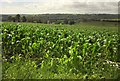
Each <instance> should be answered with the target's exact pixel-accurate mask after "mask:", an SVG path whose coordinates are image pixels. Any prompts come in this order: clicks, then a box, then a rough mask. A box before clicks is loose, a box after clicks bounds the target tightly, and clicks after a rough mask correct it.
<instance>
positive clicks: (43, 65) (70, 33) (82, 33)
mask: <svg viewBox="0 0 120 81" xmlns="http://www.w3.org/2000/svg"><path fill="white" fill-rule="evenodd" d="M1 25H2V33H1V36H2V49H3V68H2V69H3V70H2V71H3V73H2V78H3V79H102V78H105V79H117V78H118V77H119V76H120V68H119V67H120V63H119V62H118V61H119V55H118V45H120V43H119V42H120V39H119V36H120V35H119V32H118V23H117V22H81V23H80V24H75V25H59V24H36V23H10V22H6V23H2V24H1Z"/></svg>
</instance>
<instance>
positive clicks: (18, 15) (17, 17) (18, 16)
mask: <svg viewBox="0 0 120 81" xmlns="http://www.w3.org/2000/svg"><path fill="white" fill-rule="evenodd" d="M15 19H16V21H17V22H20V14H17V15H16V16H15Z"/></svg>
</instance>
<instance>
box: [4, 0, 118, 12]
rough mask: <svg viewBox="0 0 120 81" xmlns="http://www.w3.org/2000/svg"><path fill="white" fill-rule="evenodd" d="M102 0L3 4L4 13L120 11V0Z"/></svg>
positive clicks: (57, 0)
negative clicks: (119, 5)
mask: <svg viewBox="0 0 120 81" xmlns="http://www.w3.org/2000/svg"><path fill="white" fill-rule="evenodd" d="M6 1H7V0H6ZM8 1H13V0H8ZM21 1H22V0H21ZM30 1H32V0H30ZM34 1H37V0H34ZM93 1H94V2H93ZM101 1H102V0H96V1H95V0H38V2H15V1H14V2H12V3H11V4H8V3H5V2H4V4H3V5H2V13H20V14H23V13H30V14H43V13H72V14H76V13H79V14H81V13H83V14H84V13H111V14H112V13H118V2H117V1H118V0H114V2H110V1H111V0H105V2H101ZM107 1H109V2H107Z"/></svg>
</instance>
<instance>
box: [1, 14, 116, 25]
mask: <svg viewBox="0 0 120 81" xmlns="http://www.w3.org/2000/svg"><path fill="white" fill-rule="evenodd" d="M108 19H109V20H111V19H118V15H117V14H37V15H29V14H27V15H26V14H17V15H15V14H13V15H12V14H11V15H2V21H3V22H4V21H8V22H32V23H45V24H70V25H72V24H75V23H80V22H87V21H88V22H90V21H106V20H108Z"/></svg>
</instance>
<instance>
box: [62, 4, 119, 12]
mask: <svg viewBox="0 0 120 81" xmlns="http://www.w3.org/2000/svg"><path fill="white" fill-rule="evenodd" d="M64 7H67V8H70V9H72V10H73V11H76V10H78V11H79V12H84V13H118V3H117V2H73V4H70V5H64Z"/></svg>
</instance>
